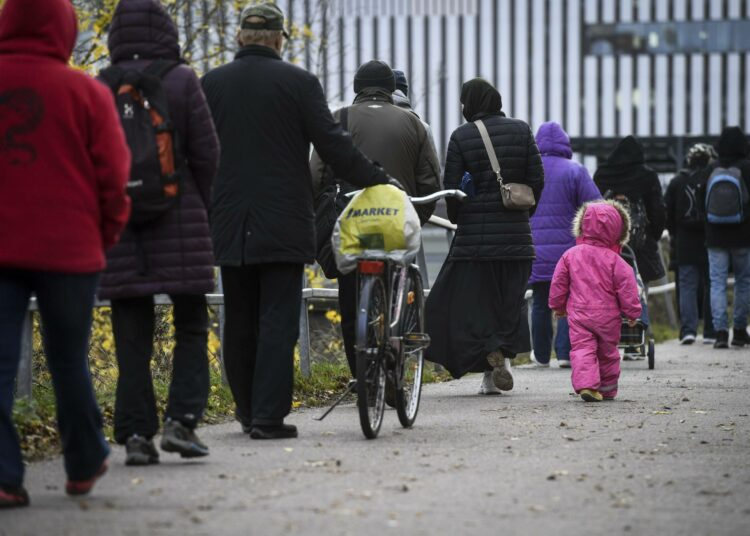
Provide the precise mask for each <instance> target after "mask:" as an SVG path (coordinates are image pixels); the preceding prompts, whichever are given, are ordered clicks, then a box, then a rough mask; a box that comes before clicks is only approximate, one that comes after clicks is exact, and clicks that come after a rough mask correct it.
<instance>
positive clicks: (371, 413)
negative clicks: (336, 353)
mask: <svg viewBox="0 0 750 536" xmlns="http://www.w3.org/2000/svg"><path fill="white" fill-rule="evenodd" d="M360 281H361V284H360V292H359V302H358V303H357V332H356V348H357V397H358V400H357V406H358V408H359V423H360V425H361V426H362V432H363V433H364V434H365V437H367V438H368V439H374V438H375V437H377V435H378V432H379V431H380V425H381V424H382V423H383V412H384V411H385V375H386V371H385V355H384V350H385V327H386V322H387V319H386V307H387V306H388V303H387V302H386V294H385V286H384V285H383V279H382V277H378V276H373V275H368V276H360Z"/></svg>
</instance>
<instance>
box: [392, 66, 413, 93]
mask: <svg viewBox="0 0 750 536" xmlns="http://www.w3.org/2000/svg"><path fill="white" fill-rule="evenodd" d="M393 76H394V77H395V78H396V89H400V90H401V91H403V92H404V95H406V96H407V97H408V96H409V82H407V81H406V74H404V71H397V70H396V69H393Z"/></svg>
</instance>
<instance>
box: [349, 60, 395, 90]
mask: <svg viewBox="0 0 750 536" xmlns="http://www.w3.org/2000/svg"><path fill="white" fill-rule="evenodd" d="M367 87H381V88H383V89H385V90H387V91H390V92H391V93H393V92H394V91H396V79H395V78H394V76H393V71H392V70H391V68H390V67H389V66H388V64H387V63H386V62H384V61H380V60H372V61H368V62H367V63H363V64H362V65H361V66H360V67H359V69H357V74H355V75H354V92H355V93H359V92H360V91H362V90H363V89H365V88H367Z"/></svg>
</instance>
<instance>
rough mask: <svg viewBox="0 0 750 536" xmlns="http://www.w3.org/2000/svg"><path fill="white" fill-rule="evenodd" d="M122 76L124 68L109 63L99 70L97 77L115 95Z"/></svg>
mask: <svg viewBox="0 0 750 536" xmlns="http://www.w3.org/2000/svg"><path fill="white" fill-rule="evenodd" d="M123 76H125V69H122V68H121V67H117V66H116V65H110V66H109V67H107V68H106V69H102V70H101V71H99V76H98V77H99V78H100V79H101V80H102V81H103V82H104V83H105V84H107V86H108V87H109V89H111V90H112V92H113V93H114V94H115V95H117V90H118V89H119V88H120V82H121V81H122V78H123Z"/></svg>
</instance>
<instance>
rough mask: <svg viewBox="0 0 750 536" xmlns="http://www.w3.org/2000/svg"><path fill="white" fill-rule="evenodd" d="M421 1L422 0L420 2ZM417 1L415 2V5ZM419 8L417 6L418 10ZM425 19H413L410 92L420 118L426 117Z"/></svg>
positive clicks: (420, 17)
mask: <svg viewBox="0 0 750 536" xmlns="http://www.w3.org/2000/svg"><path fill="white" fill-rule="evenodd" d="M420 1H421V0H420ZM416 2H417V0H415V3H416ZM416 7H417V6H415V8H416ZM415 12H416V9H415ZM423 25H424V17H422V16H419V17H417V16H413V17H412V36H411V39H412V51H413V59H412V64H413V65H414V70H413V72H412V73H411V81H412V86H413V87H412V89H411V90H410V97H411V105H412V107H413V108H414V111H416V112H417V113H418V114H419V115H420V116H422V117H424V115H425V109H424V103H425V93H426V88H425V84H424V62H425V61H426V57H425V54H426V53H427V52H426V51H425V48H424V26H423Z"/></svg>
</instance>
